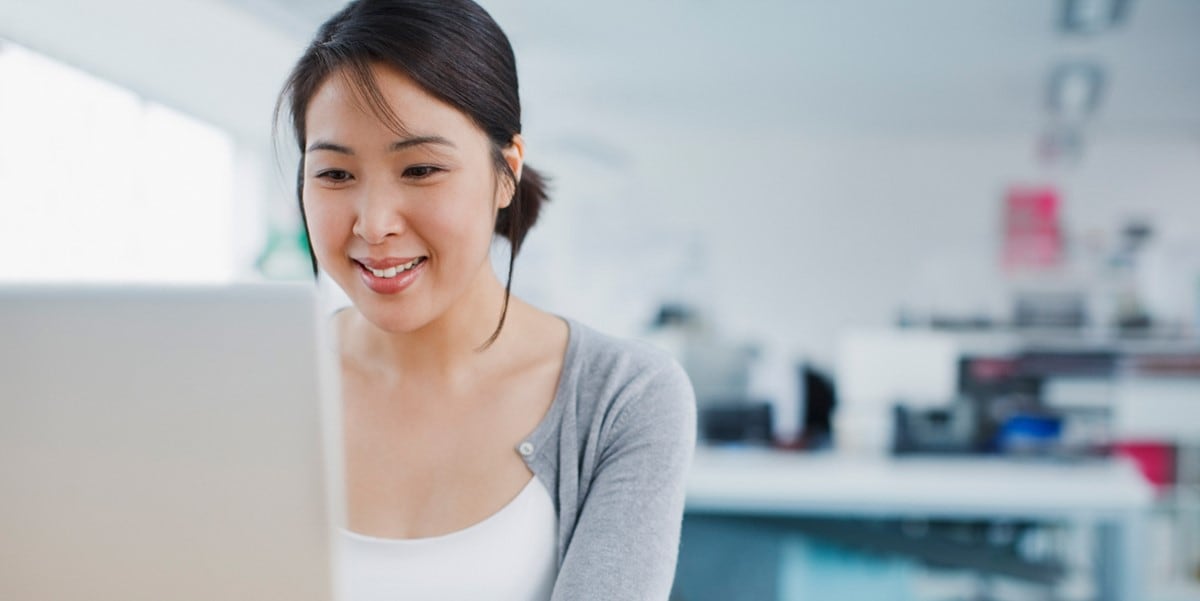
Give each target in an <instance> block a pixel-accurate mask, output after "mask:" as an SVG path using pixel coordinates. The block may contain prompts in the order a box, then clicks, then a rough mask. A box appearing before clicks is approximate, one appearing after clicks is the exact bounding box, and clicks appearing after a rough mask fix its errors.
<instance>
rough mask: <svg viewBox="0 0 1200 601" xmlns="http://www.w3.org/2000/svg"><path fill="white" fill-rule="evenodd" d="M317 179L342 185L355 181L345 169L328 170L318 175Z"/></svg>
mask: <svg viewBox="0 0 1200 601" xmlns="http://www.w3.org/2000/svg"><path fill="white" fill-rule="evenodd" d="M317 179H324V180H328V181H331V182H333V183H338V184H340V183H342V182H348V181H350V180H351V179H353V176H352V175H350V172H349V171H346V170H344V169H326V170H325V171H322V172H320V173H318V174H317Z"/></svg>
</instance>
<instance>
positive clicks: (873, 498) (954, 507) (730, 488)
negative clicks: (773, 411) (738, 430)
mask: <svg viewBox="0 0 1200 601" xmlns="http://www.w3.org/2000/svg"><path fill="white" fill-rule="evenodd" d="M1153 501H1154V491H1153V488H1152V487H1151V485H1150V484H1149V483H1148V482H1146V480H1145V479H1144V478H1143V477H1142V475H1141V474H1140V473H1139V472H1138V471H1137V468H1136V467H1135V466H1133V465H1132V464H1131V463H1129V462H1127V461H1125V460H1121V459H1096V460H1085V461H1077V462H1051V461H1039V460H1033V459H1028V460H1025V459H1008V458H997V457H904V458H894V457H886V456H855V455H846V454H838V453H825V454H811V455H806V454H802V453H787V452H780V451H771V450H766V449H745V448H728V449H727V448H714V447H706V446H700V447H698V448H697V449H696V457H695V461H694V462H693V464H692V468H691V472H690V473H689V476H688V485H687V504H686V508H685V512H686V513H694V514H709V515H712V514H727V515H743V516H745V515H758V516H768V515H770V516H802V517H829V518H834V517H840V518H864V519H876V518H930V519H937V518H949V519H987V520H1003V519H1030V520H1047V521H1050V520H1062V521H1072V522H1081V523H1086V524H1090V525H1094V526H1096V527H1098V530H1099V533H1100V537H1099V540H1100V542H1101V544H1100V548H1099V549H1097V565H1096V570H1095V572H1096V574H1095V575H1096V578H1097V583H1096V585H1097V590H1098V591H1099V592H1100V599H1102V600H1105V601H1110V600H1120V601H1132V600H1134V599H1140V598H1142V596H1143V595H1144V594H1145V593H1146V588H1145V584H1146V581H1145V565H1144V560H1143V557H1142V554H1143V550H1144V549H1145V548H1146V544H1147V542H1146V541H1147V534H1146V528H1145V523H1144V522H1145V519H1146V515H1147V514H1148V512H1149V510H1150V509H1151V507H1152V504H1153Z"/></svg>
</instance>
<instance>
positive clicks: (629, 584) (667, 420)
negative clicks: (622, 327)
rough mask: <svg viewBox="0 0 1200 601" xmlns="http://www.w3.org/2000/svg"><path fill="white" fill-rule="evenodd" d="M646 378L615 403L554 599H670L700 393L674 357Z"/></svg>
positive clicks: (560, 572) (623, 390) (556, 586)
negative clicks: (696, 393)
mask: <svg viewBox="0 0 1200 601" xmlns="http://www.w3.org/2000/svg"><path fill="white" fill-rule="evenodd" d="M638 380H641V381H640V382H639V381H638ZM638 380H635V381H633V382H630V384H629V385H628V386H626V387H624V388H623V389H622V391H621V393H620V396H623V397H625V398H623V399H620V401H622V402H617V403H614V409H617V411H618V413H616V415H615V416H614V417H613V427H612V429H611V430H610V432H611V434H610V435H609V436H608V437H607V438H606V440H605V441H604V447H603V449H602V450H601V451H600V457H599V459H598V460H597V467H596V470H595V472H594V475H593V477H592V480H591V484H590V487H589V489H588V493H587V497H586V498H585V499H584V500H583V504H582V506H581V507H580V511H579V518H578V522H577V524H576V526H575V531H574V533H573V535H572V537H571V541H570V543H569V545H568V547H567V551H566V554H565V556H564V557H563V562H562V565H561V566H560V567H559V573H558V579H557V581H556V582H555V585H554V594H553V596H552V597H551V599H552V601H588V600H592V599H595V600H597V601H615V600H621V601H625V600H629V601H642V600H645V601H665V600H666V599H667V597H668V596H669V595H670V591H671V584H672V582H673V581H674V577H675V563H676V560H677V557H678V553H679V534H680V527H681V525H682V521H683V505H684V496H685V487H686V479H687V471H688V467H689V466H690V465H691V461H692V456H693V454H694V452H695V445H696V401H695V393H694V392H693V391H692V386H691V383H690V382H689V381H688V378H687V375H686V374H685V373H684V371H683V369H682V368H680V367H679V365H678V364H676V363H674V362H673V361H672V362H669V363H667V364H666V365H665V366H664V367H663V368H661V369H659V370H658V371H657V372H656V373H654V374H653V375H651V376H650V377H648V378H646V379H640V378H639V379H638Z"/></svg>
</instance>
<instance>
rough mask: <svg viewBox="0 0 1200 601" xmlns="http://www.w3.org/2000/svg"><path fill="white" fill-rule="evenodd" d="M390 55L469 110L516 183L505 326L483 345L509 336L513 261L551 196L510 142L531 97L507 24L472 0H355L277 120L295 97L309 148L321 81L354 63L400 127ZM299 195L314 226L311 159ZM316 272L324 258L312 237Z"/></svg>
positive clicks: (362, 84)
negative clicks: (515, 160)
mask: <svg viewBox="0 0 1200 601" xmlns="http://www.w3.org/2000/svg"><path fill="white" fill-rule="evenodd" d="M375 63H382V64H385V65H387V66H390V67H392V68H395V69H398V70H400V71H402V72H404V73H405V74H407V75H408V76H409V77H410V78H411V79H412V80H413V81H414V82H416V83H417V85H419V86H421V87H422V88H424V90H425V91H426V92H428V93H430V94H431V95H433V96H435V97H436V98H438V99H440V100H442V101H443V102H445V103H447V104H449V105H450V106H453V107H455V108H456V109H458V110H459V111H462V112H463V113H464V114H466V115H467V117H469V118H470V119H471V120H472V121H474V123H475V124H476V125H477V126H478V127H479V128H480V129H482V130H483V131H484V133H485V134H487V136H488V138H489V139H490V140H491V142H492V158H493V162H494V163H495V166H496V169H497V171H498V172H499V173H500V174H502V175H503V176H505V177H506V178H507V179H508V181H509V183H510V184H511V185H512V187H513V197H512V202H510V203H509V205H508V206H507V207H504V208H502V209H500V211H499V213H498V214H497V217H496V226H495V232H496V233H497V234H500V235H501V236H504V237H505V238H507V239H508V242H509V245H510V252H509V258H508V278H507V281H506V283H505V286H504V305H503V307H502V308H501V310H500V322H499V324H497V326H496V330H495V332H493V333H492V335H491V337H490V338H488V340H487V341H486V342H484V344H483V346H482V347H481V348H487V347H488V346H489V345H491V344H492V342H494V341H495V340H496V338H497V337H498V336H499V335H500V330H501V329H502V328H503V327H504V318H505V316H506V315H507V314H508V301H509V297H510V296H511V295H512V272H513V263H514V261H515V260H516V257H517V253H518V252H519V251H520V250H521V244H522V242H524V241H525V235H526V234H527V233H528V232H529V230H530V228H532V227H533V225H534V223H536V222H537V218H538V213H539V212H540V211H541V207H542V204H543V203H544V202H546V200H547V196H546V183H545V179H544V178H543V177H542V175H541V174H540V173H538V172H537V171H534V170H533V169H531V168H530V167H529V166H528V165H525V166H524V167H522V173H521V178H520V181H518V180H517V177H516V174H514V173H513V172H512V170H511V169H510V168H509V166H508V163H507V162H506V161H505V160H504V157H503V155H502V154H501V149H502V148H505V147H507V146H509V145H510V144H511V143H512V139H513V136H514V135H516V134H518V133H520V132H521V101H520V98H519V95H518V93H517V66H516V59H515V58H514V57H513V51H512V46H511V45H510V44H509V42H508V37H507V36H505V35H504V32H503V31H502V30H501V29H500V26H499V25H497V24H496V22H495V21H494V20H493V19H492V17H491V15H489V14H488V13H487V11H485V10H484V9H483V8H482V7H480V6H479V5H478V4H475V3H474V2H472V1H471V0H355V1H354V2H351V3H349V4H348V5H346V6H345V8H343V9H342V10H340V11H338V12H337V13H336V14H334V15H333V16H332V17H330V18H329V20H328V21H326V22H325V23H324V24H323V25H321V28H320V29H319V30H317V35H316V37H315V38H314V39H313V41H312V43H311V44H309V46H308V48H307V49H306V50H305V51H304V55H303V56H301V57H300V60H299V61H298V62H297V63H296V66H295V67H294V68H293V69H292V72H291V75H290V76H289V77H288V80H287V83H286V84H285V85H284V88H283V91H282V92H281V93H280V95H279V99H278V101H277V102H276V105H275V123H278V122H279V113H280V110H281V108H282V106H283V104H284V101H285V100H286V102H287V107H288V110H289V112H290V114H291V121H292V129H293V130H294V132H295V136H296V143H297V144H298V145H299V147H300V155H301V157H303V156H304V152H305V151H304V148H305V146H306V144H307V142H306V140H305V113H306V112H307V111H308V104H309V102H310V101H311V100H312V97H313V95H314V94H315V93H316V91H317V88H318V87H320V85H321V84H322V83H323V82H324V81H325V80H326V79H327V78H328V77H330V76H331V75H333V74H334V73H337V72H338V71H344V73H345V75H346V77H347V80H348V81H349V82H350V83H352V84H353V85H354V86H355V87H356V88H357V89H358V91H359V92H360V93H361V96H362V98H363V99H364V100H365V101H366V102H367V104H368V106H369V107H370V109H371V110H372V111H373V112H374V113H375V114H376V115H377V116H378V117H379V118H380V120H382V121H383V122H384V123H385V124H387V125H388V127H390V128H391V129H393V130H395V131H397V132H402V131H403V130H404V127H403V124H402V123H400V120H399V118H397V117H396V114H395V112H394V111H393V110H392V109H391V107H389V106H388V105H387V102H386V101H385V99H384V96H383V94H382V92H381V91H380V90H379V84H378V82H377V81H376V80H375V77H374V75H373V73H372V71H371V65H372V64H375ZM296 199H297V201H298V202H299V204H300V216H301V218H302V221H303V222H304V231H305V232H306V233H307V232H308V231H309V230H308V217H307V215H305V212H304V162H303V160H301V162H300V166H299V168H298V170H297V176H296ZM309 257H310V259H311V260H312V268H313V275H314V276H315V275H316V274H317V257H316V253H315V252H313V249H312V247H311V245H310V247H309Z"/></svg>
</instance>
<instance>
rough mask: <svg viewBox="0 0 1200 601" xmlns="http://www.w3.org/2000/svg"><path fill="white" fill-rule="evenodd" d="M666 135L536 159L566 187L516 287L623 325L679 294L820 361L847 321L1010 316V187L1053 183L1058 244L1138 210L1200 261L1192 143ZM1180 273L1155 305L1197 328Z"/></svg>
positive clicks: (736, 327)
mask: <svg viewBox="0 0 1200 601" xmlns="http://www.w3.org/2000/svg"><path fill="white" fill-rule="evenodd" d="M672 133H673V134H676V135H672V136H671V137H670V138H668V139H660V140H657V141H655V140H651V139H650V138H651V136H647V135H642V136H641V137H640V138H638V139H639V140H640V141H641V144H639V145H637V146H636V147H634V148H632V149H627V152H628V153H629V156H627V157H626V159H625V160H626V163H625V164H620V165H617V166H612V165H607V166H606V165H604V164H602V163H601V162H600V161H596V160H592V161H586V160H583V159H579V158H575V157H572V156H571V155H570V154H569V153H567V154H565V156H560V157H555V156H554V155H553V154H552V155H551V156H547V157H545V160H542V161H538V159H536V158H535V159H533V160H534V161H535V163H536V162H541V163H545V164H547V165H548V168H549V169H550V170H551V173H552V175H557V176H558V181H559V185H558V186H557V189H556V197H557V201H556V203H555V204H554V205H553V206H552V208H551V209H550V213H549V214H548V215H547V219H546V222H545V223H544V224H543V227H542V228H541V231H536V230H535V234H533V235H532V237H531V240H530V242H529V245H528V247H527V251H526V252H527V255H528V256H526V257H525V258H524V259H523V260H522V262H519V263H518V268H519V271H518V278H517V284H516V288H517V289H518V290H519V291H524V292H526V293H527V294H528V295H530V296H532V297H534V298H535V300H541V301H542V302H544V303H546V304H548V305H550V306H551V307H552V308H554V309H556V310H560V311H562V312H565V313H569V314H573V315H576V316H578V317H580V318H583V319H586V320H588V321H593V322H597V323H598V324H600V325H602V326H604V327H607V328H609V329H612V330H616V331H621V332H625V333H634V332H636V331H637V329H638V328H640V327H641V325H642V324H644V323H645V321H646V320H647V319H649V317H650V315H652V311H653V309H654V308H655V307H656V305H657V302H658V301H659V299H661V298H663V297H666V296H675V297H680V296H682V297H684V298H685V299H686V300H690V301H693V302H696V303H698V304H699V305H700V306H702V307H704V308H706V309H708V310H709V311H710V312H711V315H712V316H713V317H715V318H716V320H717V321H718V323H719V324H720V325H721V326H722V327H723V328H724V329H725V330H726V331H727V332H729V333H730V334H733V335H736V336H747V337H753V338H757V339H761V340H764V341H770V342H772V343H774V344H777V345H782V346H783V347H784V348H789V349H792V350H793V351H795V352H798V353H801V354H804V355H810V356H813V355H815V356H816V357H818V358H826V359H827V358H829V357H831V356H832V350H833V348H834V343H835V340H836V337H837V335H838V333H839V332H840V331H841V330H842V329H844V328H846V327H848V326H851V325H857V326H876V325H885V324H888V323H891V322H892V320H893V319H894V317H895V315H896V311H897V310H898V309H899V308H900V307H902V306H903V307H909V308H912V309H916V310H918V311H923V310H930V309H936V310H939V311H943V312H956V313H960V314H962V313H969V312H972V311H977V312H978V311H982V312H987V313H991V314H994V315H999V316H1006V315H1007V314H1008V304H1007V303H1008V290H1009V288H1008V282H1007V281H1006V279H1005V277H1004V276H1003V274H1002V273H1001V272H1000V270H999V269H998V264H999V261H998V248H999V244H1000V237H999V228H1000V223H1001V209H1002V207H1001V202H1002V198H1003V194H1004V190H1005V188H1006V187H1007V186H1008V185H1010V184H1021V183H1056V184H1057V185H1059V186H1060V188H1061V190H1062V194H1063V201H1064V205H1065V206H1064V224H1065V227H1066V229H1067V231H1068V233H1069V234H1072V235H1078V234H1083V233H1085V232H1088V231H1089V230H1099V231H1102V232H1107V233H1110V234H1111V233H1112V232H1114V231H1115V229H1116V228H1117V226H1118V225H1119V223H1120V219H1121V218H1122V217H1124V216H1127V215H1147V216H1149V217H1150V218H1151V219H1152V220H1153V221H1154V223H1155V224H1156V225H1157V226H1158V227H1159V228H1160V233H1161V235H1162V239H1163V240H1166V241H1170V242H1171V245H1172V246H1173V247H1175V248H1179V249H1183V251H1187V252H1191V253H1192V256H1195V257H1200V140H1195V139H1189V138H1182V137H1180V138H1164V137H1158V138H1133V137H1107V138H1097V139H1094V140H1089V143H1088V145H1087V146H1086V148H1085V154H1084V156H1083V160H1082V161H1081V163H1080V164H1079V165H1078V166H1077V167H1075V168H1073V169H1059V170H1057V171H1048V170H1044V169H1040V168H1038V167H1037V164H1036V161H1035V160H1034V140H1033V138H1032V136H1023V135H1012V136H993V137H987V138H981V137H953V136H945V135H943V136H875V137H873V136H866V135H862V136H857V137H837V138H835V137H829V136H825V137H811V138H810V137H805V136H804V135H802V134H800V133H796V134H794V135H787V132H784V134H783V135H780V134H775V135H771V134H767V133H764V134H762V135H757V136H755V135H745V134H742V135H737V134H732V135H722V134H721V132H720V131H719V129H708V130H704V131H702V132H697V133H696V134H693V135H692V136H691V137H690V138H680V137H679V136H678V135H677V134H678V133H679V132H672ZM536 143H537V142H536V140H534V141H533V142H532V144H533V146H532V148H533V150H532V151H531V153H532V154H533V156H534V157H537V153H538V150H537V146H536ZM556 158H557V160H556ZM1190 269H1191V271H1190V274H1189V275H1187V277H1189V278H1190V281H1191V284H1190V285H1188V284H1187V281H1183V280H1178V279H1177V280H1176V281H1174V282H1167V283H1166V284H1163V283H1162V282H1160V283H1159V284H1160V288H1161V287H1162V285H1166V286H1167V287H1170V286H1175V287H1176V288H1178V290H1176V289H1172V290H1169V291H1167V292H1166V293H1163V294H1160V295H1159V296H1160V297H1167V304H1168V305H1169V306H1170V307H1171V308H1172V309H1173V310H1175V311H1176V312H1177V313H1180V314H1181V315H1180V316H1183V317H1188V318H1193V317H1194V315H1195V311H1196V304H1197V302H1198V301H1197V299H1196V294H1197V286H1200V283H1198V282H1197V280H1198V279H1200V265H1198V264H1196V263H1193V264H1192V265H1191V267H1190ZM1179 275H1180V277H1183V275H1184V274H1179Z"/></svg>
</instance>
